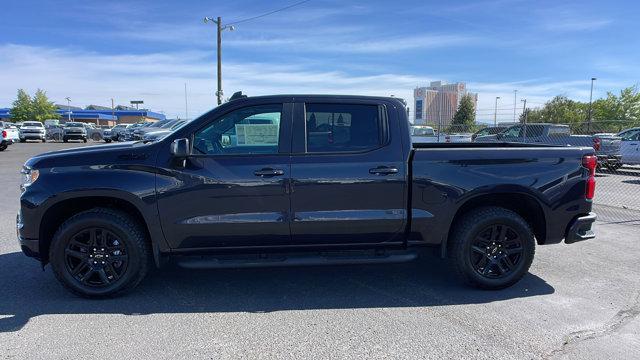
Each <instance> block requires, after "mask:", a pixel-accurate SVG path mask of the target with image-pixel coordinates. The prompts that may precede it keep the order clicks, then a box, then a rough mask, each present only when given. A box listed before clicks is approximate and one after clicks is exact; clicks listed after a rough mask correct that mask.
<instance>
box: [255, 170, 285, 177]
mask: <svg viewBox="0 0 640 360" xmlns="http://www.w3.org/2000/svg"><path fill="white" fill-rule="evenodd" d="M253 174H254V175H255V176H261V177H271V176H281V175H284V170H280V169H271V168H264V169H260V170H256V171H254V172H253Z"/></svg>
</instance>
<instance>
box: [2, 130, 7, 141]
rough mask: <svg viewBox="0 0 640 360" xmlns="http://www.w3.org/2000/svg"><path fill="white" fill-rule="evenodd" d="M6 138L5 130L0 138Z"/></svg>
mask: <svg viewBox="0 0 640 360" xmlns="http://www.w3.org/2000/svg"><path fill="white" fill-rule="evenodd" d="M6 137H7V132H6V131H5V130H2V138H3V139H5V138H6Z"/></svg>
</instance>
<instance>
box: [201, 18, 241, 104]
mask: <svg viewBox="0 0 640 360" xmlns="http://www.w3.org/2000/svg"><path fill="white" fill-rule="evenodd" d="M209 21H212V22H213V23H214V24H216V27H217V30H218V34H217V35H218V37H217V38H218V90H217V91H216V97H217V98H218V105H221V104H222V31H223V30H227V29H228V30H229V31H233V30H235V28H234V27H233V25H224V26H223V25H222V18H221V17H220V16H218V17H217V18H215V19H214V18H212V17H209V16H207V17H205V18H204V23H205V24H206V23H208V22H209Z"/></svg>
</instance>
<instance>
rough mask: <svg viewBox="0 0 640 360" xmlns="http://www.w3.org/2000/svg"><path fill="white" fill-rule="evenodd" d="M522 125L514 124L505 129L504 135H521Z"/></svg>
mask: <svg viewBox="0 0 640 360" xmlns="http://www.w3.org/2000/svg"><path fill="white" fill-rule="evenodd" d="M521 129H522V126H512V127H510V128H508V129H507V130H505V131H504V133H503V134H504V137H519V136H520V130H521Z"/></svg>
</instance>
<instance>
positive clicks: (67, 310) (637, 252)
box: [0, 142, 640, 359]
mask: <svg viewBox="0 0 640 360" xmlns="http://www.w3.org/2000/svg"><path fill="white" fill-rule="evenodd" d="M91 145H94V143H92V142H89V143H88V144H82V143H73V144H71V143H70V144H62V143H46V144H42V143H27V144H15V145H12V146H11V147H9V149H8V150H6V151H4V152H1V153H0V184H2V186H1V188H0V204H1V205H0V289H1V292H0V355H1V357H2V358H4V359H13V358H15V359H23V358H37V359H44V358H56V359H58V358H88V357H93V356H95V357H98V356H99V357H101V358H109V359H120V358H123V357H125V356H126V357H128V358H188V359H192V358H408V359H416V358H437V359H442V358H486V359H496V358H517V359H522V358H527V359H549V358H568V359H602V358H608V359H631V358H636V359H637V358H640V236H639V229H640V227H639V225H640V216H638V215H637V214H638V212H635V211H634V210H633V206H632V205H635V206H638V204H637V203H636V204H634V203H633V200H632V199H631V200H630V199H629V196H628V195H626V196H625V195H624V194H623V195H620V194H619V193H621V192H622V191H617V190H616V189H627V186H628V189H631V190H629V191H632V192H633V191H636V192H637V191H638V190H636V188H639V187H640V184H639V183H638V181H639V180H640V171H639V172H638V176H636V175H634V174H635V169H629V170H628V171H627V172H628V173H627V174H622V173H621V174H603V175H602V176H600V177H599V178H598V182H599V183H598V191H597V195H596V196H597V197H601V196H606V197H607V199H609V200H610V201H608V202H607V201H604V200H603V201H602V202H598V205H597V206H596V211H598V212H600V209H602V212H603V213H604V214H605V215H604V216H603V217H601V219H602V221H599V222H598V224H597V232H598V237H597V238H596V239H594V240H591V241H588V242H584V243H578V244H573V245H564V244H562V245H554V246H546V247H545V246H543V247H538V249H537V254H536V259H535V260H534V263H533V266H532V268H531V272H530V274H528V275H527V276H526V277H525V278H524V279H523V281H521V282H520V283H518V284H516V285H515V286H513V287H511V288H509V289H506V290H502V291H479V290H475V289H470V288H467V287H464V286H462V285H460V284H459V283H458V282H457V281H456V279H455V278H454V277H453V276H452V274H450V273H449V270H448V266H447V263H446V262H445V261H443V260H441V259H438V258H435V257H430V256H428V255H427V256H424V257H423V258H422V259H420V260H419V261H416V262H413V263H408V264H399V265H377V266H343V267H324V268H323V267H308V268H277V269H241V270H212V271H203V270H198V271H195V270H185V269H179V268H174V267H169V268H164V269H162V270H160V271H156V272H154V273H153V274H151V275H150V276H149V277H148V278H147V279H146V280H145V281H144V282H143V283H142V284H141V286H140V287H138V288H137V289H136V290H135V291H134V292H132V293H130V294H128V295H126V296H124V297H120V298H116V299H111V300H100V301H89V300H84V299H80V298H77V297H75V296H73V295H71V294H69V293H68V292H66V291H65V290H64V289H63V288H62V287H61V286H60V285H59V284H58V282H57V281H56V280H55V279H54V277H53V275H52V273H51V270H50V269H49V268H46V269H45V271H44V272H43V271H42V269H41V267H40V265H39V264H38V263H37V262H36V261H34V260H32V259H29V258H27V257H25V256H23V255H22V253H20V252H19V246H18V244H17V241H16V239H15V224H14V222H15V214H16V212H17V209H18V197H19V189H18V183H19V174H18V171H19V169H20V166H21V164H22V163H23V162H24V161H25V160H26V159H27V158H28V157H30V156H33V155H35V154H37V153H40V152H44V151H50V150H54V149H62V148H70V147H74V146H91ZM625 180H630V181H631V182H625ZM625 191H626V190H625ZM607 194H608V195H607ZM616 196H620V198H619V199H618V198H614V199H613V200H611V198H610V197H616ZM616 199H617V200H616ZM636 199H637V198H636ZM598 201H600V200H599V199H598ZM621 202H625V203H629V206H630V207H629V208H628V209H620V208H619V205H620V204H621ZM618 211H621V212H624V214H625V216H626V217H628V218H629V221H626V220H625V221H618V218H617V217H616V216H615V214H617V212H618Z"/></svg>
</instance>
